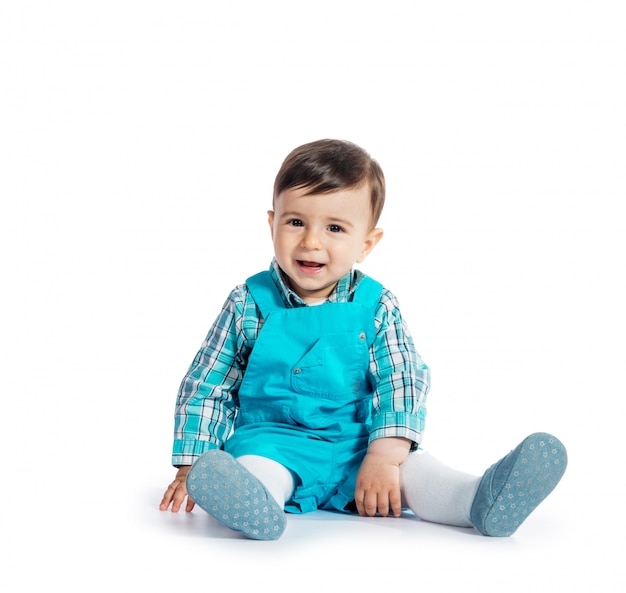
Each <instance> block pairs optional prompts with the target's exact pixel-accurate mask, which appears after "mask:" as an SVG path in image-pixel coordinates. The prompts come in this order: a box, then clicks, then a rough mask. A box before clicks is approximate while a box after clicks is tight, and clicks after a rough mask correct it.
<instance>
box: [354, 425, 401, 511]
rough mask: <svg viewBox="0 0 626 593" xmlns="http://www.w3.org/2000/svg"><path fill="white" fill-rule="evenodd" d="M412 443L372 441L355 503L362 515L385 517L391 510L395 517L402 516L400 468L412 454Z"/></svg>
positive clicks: (398, 439)
mask: <svg viewBox="0 0 626 593" xmlns="http://www.w3.org/2000/svg"><path fill="white" fill-rule="evenodd" d="M411 445H412V442H411V441H410V440H409V439H405V438H401V437H386V438H381V439H376V440H374V441H372V442H371V443H370V445H369V447H368V449H367V455H365V459H363V463H362V464H361V469H360V470H359V473H358V475H357V479H356V490H355V492H354V500H355V502H356V507H357V510H358V511H359V514H360V515H369V516H370V517H373V516H374V515H375V514H376V512H377V511H378V513H379V514H380V515H382V516H383V517H387V516H388V515H389V510H390V508H391V512H392V513H393V515H395V516H396V517H399V516H400V515H401V513H402V497H401V495H400V465H401V464H402V463H403V462H404V460H405V459H406V458H407V455H408V454H409V450H410V448H411Z"/></svg>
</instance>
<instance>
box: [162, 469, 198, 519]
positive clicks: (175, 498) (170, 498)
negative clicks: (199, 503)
mask: <svg viewBox="0 0 626 593" xmlns="http://www.w3.org/2000/svg"><path fill="white" fill-rule="evenodd" d="M190 469H191V466H190V465H182V466H181V467H179V468H178V472H176V477H175V478H174V481H173V482H172V483H171V484H170V485H169V486H168V487H167V490H166V491H165V494H163V499H162V500H161V504H160V506H159V508H160V509H161V510H162V511H166V510H167V508H168V507H169V506H170V504H171V505H172V512H173V513H177V512H178V511H179V510H180V507H181V506H182V504H183V502H185V497H187V506H186V507H185V510H186V511H187V512H190V511H191V509H193V507H194V506H195V503H194V501H193V500H191V498H190V497H189V496H188V495H187V486H186V484H185V482H186V479H187V474H188V473H189V470H190Z"/></svg>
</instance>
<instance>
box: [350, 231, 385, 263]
mask: <svg viewBox="0 0 626 593" xmlns="http://www.w3.org/2000/svg"><path fill="white" fill-rule="evenodd" d="M383 235H384V231H383V229H372V230H371V231H370V232H369V233H368V234H367V237H366V238H365V242H364V243H363V249H362V250H361V255H359V259H357V260H356V261H357V263H361V262H362V261H363V260H364V259H365V258H366V257H367V256H368V255H369V254H370V253H371V251H372V249H374V247H376V245H378V242H379V241H380V240H381V239H382V238H383Z"/></svg>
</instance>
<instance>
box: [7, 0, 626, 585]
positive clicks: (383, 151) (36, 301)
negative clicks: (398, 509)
mask: <svg viewBox="0 0 626 593" xmlns="http://www.w3.org/2000/svg"><path fill="white" fill-rule="evenodd" d="M625 30H626V19H625V10H624V8H623V3H622V2H619V1H615V2H610V1H603V0H594V1H580V0H570V1H568V2H565V1H562V2H561V1H551V0H543V1H525V2H504V1H493V2H488V1H485V0H479V1H477V2H462V1H457V2H449V1H441V2H417V1H415V2H410V1H397V2H394V1H390V2H386V3H383V2H370V1H361V2H358V3H356V2H343V1H341V0H334V1H332V2H329V1H327V0H316V1H315V2H308V1H307V2H287V1H277V0H266V1H265V2H253V1H240V2H230V3H229V2H194V1H189V2H185V1H181V2H164V1H154V0H153V1H150V2H148V1H147V0H145V1H144V0H124V1H117V0H112V1H108V2H88V1H69V0H60V1H57V2H44V1H28V0H25V1H13V2H10V1H9V2H1V3H0V85H1V91H0V195H1V200H2V202H1V204H2V209H1V215H0V216H1V217H0V242H1V243H0V245H1V249H2V251H1V253H2V255H1V260H0V262H1V266H2V267H1V271H2V286H3V288H2V291H1V296H0V299H1V308H0V315H1V319H0V320H1V327H0V336H1V338H0V339H1V346H0V347H1V350H0V354H1V365H2V367H1V385H0V389H1V391H0V397H1V402H2V414H1V418H0V422H1V425H0V437H1V439H2V456H3V464H2V474H3V476H2V484H3V486H2V499H1V504H0V519H1V523H0V540H1V543H2V550H1V553H0V564H1V565H2V568H1V569H0V583H3V584H2V590H3V591H34V590H38V589H43V588H45V589H49V588H50V587H52V586H57V585H58V586H61V587H62V588H63V590H65V591H100V590H102V591H104V590H111V588H114V590H119V591H130V590H133V591H138V590H141V591H144V590H153V589H157V590H162V589H167V590H170V591H173V590H184V589H187V588H192V589H193V590H213V588H214V587H215V586H216V585H215V582H216V581H217V582H219V583H220V585H219V586H220V588H221V589H222V590H229V589H232V590H237V591H239V590H241V591H243V590H245V588H247V587H251V588H252V587H254V589H255V590H257V589H259V588H262V589H263V590H266V589H267V590H271V589H272V588H273V589H274V590H278V591H287V590H289V591H291V590H296V591H298V590H303V591H313V590H315V591H319V590H340V588H341V589H346V588H347V587H349V589H348V590H355V591H356V590H360V589H363V590H366V591H373V590H375V589H377V588H384V590H386V591H394V590H396V591H397V590H402V591H406V590H408V591H412V590H415V591H421V590H423V589H424V587H425V586H427V587H428V589H429V590H431V591H444V590H445V591H449V590H452V587H455V586H456V587H459V588H463V589H465V588H466V587H471V588H472V589H473V588H478V587H480V588H482V590H484V591H507V590H508V591H527V590H531V589H532V590H538V591H545V590H549V588H559V589H561V590H563V591H588V590H589V589H590V588H591V587H593V590H602V591H618V590H623V589H622V588H623V586H624V584H625V573H624V564H623V549H624V531H623V528H624V520H623V516H624V511H623V505H624V493H623V487H624V483H625V480H624V470H623V467H624V462H623V454H622V452H623V450H624V445H623V443H622V439H621V438H619V435H620V433H621V431H622V426H623V415H624V413H623V402H624V397H625V396H626V388H625V381H624V358H625V354H626V351H625V348H624V330H625V329H626V328H625V323H624V322H625V319H624V299H625V297H626V293H625V290H624V288H625V287H624V284H625V280H624V277H625V273H624V272H625V270H624V254H625V253H626V249H625V247H626V245H625V240H624V233H625V230H626V229H625V228H624V227H625V224H624V220H625V218H624V212H623V204H624V200H625V198H626V191H625V190H626V180H625V174H624V170H625V166H624V165H625V164H626V146H625V138H626V115H625V114H626V84H625V76H626V43H625V36H624V31H625ZM323 137H338V138H346V139H349V140H352V141H354V142H357V143H358V144H360V145H362V146H364V147H365V148H366V149H367V150H369V151H370V152H371V153H372V154H373V156H374V157H375V158H377V159H378V160H379V162H380V163H381V165H382V166H383V169H384V170H385V173H386V177H387V181H388V202H387V206H386V210H385V212H384V215H383V218H382V220H381V226H382V227H383V228H384V229H385V231H386V235H385V238H384V240H383V242H382V243H381V244H380V245H379V246H378V247H377V249H376V251H375V252H374V253H373V254H372V255H371V256H370V258H369V259H368V260H367V261H366V262H364V264H363V265H362V266H361V268H362V269H363V270H364V271H365V272H367V273H369V274H371V275H372V276H374V277H375V278H377V279H379V280H380V281H382V282H383V283H384V284H385V285H387V286H388V287H389V288H390V289H391V290H393V291H394V292H395V293H396V294H397V295H398V297H399V299H400V302H401V305H402V309H403V312H404V315H405V317H406V318H407V320H408V322H409V323H410V325H411V328H412V331H413V334H414V337H415V341H416V343H417V347H418V349H419V350H420V352H421V354H422V356H423V357H424V359H425V361H426V362H427V363H428V364H429V366H430V367H431V369H432V373H433V385H432V390H431V393H430V399H429V418H428V423H427V433H426V441H425V443H424V445H425V447H426V448H427V449H429V450H430V451H431V453H433V454H434V455H435V456H437V457H439V458H441V459H442V460H444V461H447V462H449V463H450V464H452V465H454V466H456V467H458V468H459V469H464V470H465V471H469V472H473V473H482V471H483V470H484V469H485V468H486V467H487V466H488V465H490V464H491V463H493V462H494V461H496V460H497V459H498V458H499V457H501V456H502V455H503V454H505V453H506V452H508V450H509V449H511V448H512V447H513V446H515V445H516V444H517V442H518V441H519V440H521V438H523V437H524V436H525V435H526V434H527V433H530V432H533V431H535V430H546V431H551V432H554V433H555V434H557V435H558V436H559V437H560V438H561V439H562V440H563V441H564V442H565V444H566V445H567V447H568V449H569V454H570V467H569V470H568V473H567V474H566V476H565V478H564V479H563V481H562V483H561V485H559V487H558V488H557V490H555V492H554V494H553V495H552V496H551V497H550V498H549V499H548V500H547V501H546V502H545V503H544V504H543V505H542V506H541V507H539V509H538V510H537V511H536V513H535V514H534V515H533V517H532V518H531V519H530V520H529V521H528V522H527V523H526V524H525V525H524V526H523V527H522V529H520V530H519V531H518V532H517V534H516V535H515V536H514V537H513V538H510V539H505V540H500V539H490V538H482V537H478V536H474V534H473V532H471V530H459V529H453V528H446V527H441V526H436V525H429V524H426V523H422V522H419V521H416V520H414V519H412V518H404V519H400V520H391V519H389V520H384V519H381V520H371V519H370V520H367V519H360V518H357V517H336V516H334V515H328V514H325V513H315V514H313V515H308V516H301V517H293V516H290V518H289V520H290V522H289V526H288V529H287V532H286V533H285V535H284V536H283V538H282V539H281V540H279V541H278V542H251V541H246V540H241V539H239V538H237V537H234V536H233V535H232V534H230V533H228V532H227V531H226V530H225V529H222V528H221V527H220V526H219V525H217V524H216V523H214V522H212V520H210V519H209V518H208V517H206V516H203V515H202V514H201V513H199V512H194V513H192V514H191V515H190V516H189V515H188V516H185V515H184V514H180V515H172V514H171V513H169V512H165V513H163V512H159V511H158V510H157V506H158V502H159V500H160V497H161V494H162V491H163V490H164V488H165V486H166V485H167V484H168V483H169V481H170V480H171V478H172V476H173V473H174V472H173V469H172V468H171V467H170V465H169V463H170V459H169V456H170V447H171V432H172V413H173V407H174V398H175V395H176V391H177V388H178V384H179V382H180V379H181V378H182V375H183V374H184V372H185V370H186V369H187V366H188V364H189V363H190V362H191V360H192V358H193V356H194V354H195V352H196V350H197V348H198V347H199V345H200V342H201V341H202V339H203V337H204V335H205V333H206V331H207V330H208V327H209V325H210V324H211V322H212V321H213V319H214V317H215V316H216V315H217V312H218V310H219V307H220V306H221V304H222V302H223V301H224V299H225V297H226V295H227V293H228V291H229V290H230V289H231V288H232V287H233V286H234V285H235V284H238V283H240V282H242V281H243V280H244V279H245V278H246V277H247V276H248V275H250V274H252V273H254V272H257V271H259V270H261V269H264V268H266V267H267V265H268V264H269V261H270V259H271V255H272V251H271V242H270V240H269V231H268V228H267V224H266V211H267V210H268V208H269V207H270V205H271V191H272V183H273V178H274V175H275V174H276V171H277V170H278V168H279V166H280V163H281V161H282V159H283V158H284V157H285V156H286V154H287V153H288V152H289V151H290V150H291V149H292V148H294V147H295V146H297V145H299V144H302V143H304V142H308V141H310V140H315V139H318V138H323ZM333 575H334V576H333ZM5 582H6V584H4V583H5ZM9 583H10V584H9ZM271 583H275V585H274V586H273V587H272V585H271ZM533 588H534V589H533Z"/></svg>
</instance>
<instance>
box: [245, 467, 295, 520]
mask: <svg viewBox="0 0 626 593" xmlns="http://www.w3.org/2000/svg"><path fill="white" fill-rule="evenodd" d="M237 461H238V462H239V463H241V465H243V466H244V467H245V468H246V469H248V471H249V472H250V473H252V474H254V475H255V476H256V477H257V478H258V479H259V480H260V481H261V483H262V484H263V485H264V486H265V488H266V489H267V491H268V493H269V494H270V495H271V496H272V498H273V499H274V500H275V501H276V502H277V503H278V504H279V505H280V506H281V507H282V508H285V503H286V502H287V501H288V500H289V499H290V498H291V495H292V494H293V490H294V482H293V475H292V473H291V472H290V471H289V470H288V469H287V468H286V467H285V466H284V465H281V464H280V463H278V461H274V460H273V459H269V458H268V457H261V456H260V455H242V456H241V457H237Z"/></svg>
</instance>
